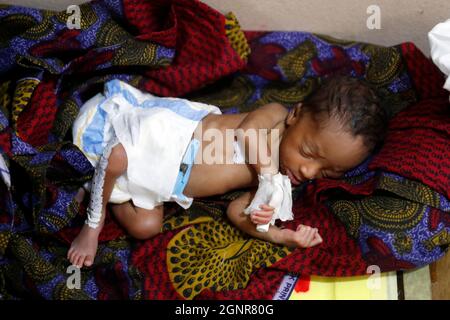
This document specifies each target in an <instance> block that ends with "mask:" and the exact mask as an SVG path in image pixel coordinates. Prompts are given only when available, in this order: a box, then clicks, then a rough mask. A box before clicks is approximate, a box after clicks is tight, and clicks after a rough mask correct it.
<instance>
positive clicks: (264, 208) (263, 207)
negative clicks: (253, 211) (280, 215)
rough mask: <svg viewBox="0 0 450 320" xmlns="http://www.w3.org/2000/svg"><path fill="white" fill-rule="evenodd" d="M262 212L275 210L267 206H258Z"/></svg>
mask: <svg viewBox="0 0 450 320" xmlns="http://www.w3.org/2000/svg"><path fill="white" fill-rule="evenodd" d="M259 207H260V208H261V209H263V210H268V211H273V210H274V209H275V208H273V207H271V206H269V205H268V204H262V205H260V206H259Z"/></svg>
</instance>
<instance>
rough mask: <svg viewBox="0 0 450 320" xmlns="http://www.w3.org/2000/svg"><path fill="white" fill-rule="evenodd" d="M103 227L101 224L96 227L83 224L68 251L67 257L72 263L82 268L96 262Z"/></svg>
mask: <svg viewBox="0 0 450 320" xmlns="http://www.w3.org/2000/svg"><path fill="white" fill-rule="evenodd" d="M101 229H102V228H101V226H98V227H97V228H96V229H94V228H91V227H89V226H88V225H87V224H85V225H84V226H83V228H82V229H81V231H80V233H79V234H78V236H77V237H76V238H75V239H74V240H73V242H72V245H71V246H70V249H69V252H68V253H67V259H69V261H70V262H71V263H72V265H75V266H78V267H79V268H81V267H83V266H86V267H90V266H91V265H92V264H93V263H94V258H95V254H96V252H97V246H98V236H99V234H100V231H101Z"/></svg>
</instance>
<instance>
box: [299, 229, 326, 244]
mask: <svg viewBox="0 0 450 320" xmlns="http://www.w3.org/2000/svg"><path fill="white" fill-rule="evenodd" d="M295 238H296V239H295V240H296V242H297V244H298V246H299V247H302V248H309V247H314V246H315V245H318V244H320V243H322V241H323V240H322V237H321V236H320V234H319V231H318V230H317V228H311V227H308V226H304V225H302V224H301V225H299V226H298V227H297V230H296V232H295Z"/></svg>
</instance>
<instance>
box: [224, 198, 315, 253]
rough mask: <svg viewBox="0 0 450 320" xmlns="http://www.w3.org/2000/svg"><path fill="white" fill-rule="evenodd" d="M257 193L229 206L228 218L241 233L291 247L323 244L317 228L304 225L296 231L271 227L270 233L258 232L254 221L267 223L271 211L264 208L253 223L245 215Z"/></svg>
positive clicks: (232, 202) (235, 201)
mask: <svg viewBox="0 0 450 320" xmlns="http://www.w3.org/2000/svg"><path fill="white" fill-rule="evenodd" d="M255 193H256V190H252V191H250V192H245V193H243V194H242V195H241V196H240V197H238V198H236V199H235V200H233V201H231V202H230V204H229V205H228V208H227V215H228V218H229V219H230V220H231V222H232V223H233V224H234V225H235V226H236V227H237V228H239V229H240V230H241V231H243V232H245V233H247V234H249V235H250V236H252V237H255V238H258V239H261V240H264V241H269V242H272V243H276V244H281V245H285V246H289V247H300V248H309V247H313V246H315V245H318V244H320V243H322V241H323V240H322V237H321V236H320V234H319V232H318V230H317V228H312V227H309V226H304V225H299V226H298V227H297V229H296V230H295V231H294V230H290V229H280V228H278V227H277V226H273V225H271V226H270V227H269V230H268V232H259V231H257V230H256V228H255V225H254V224H253V223H252V221H253V222H257V223H259V222H264V221H266V220H267V219H268V218H267V214H266V213H268V212H270V210H271V209H270V208H269V207H267V206H262V210H261V212H258V214H257V215H256V214H255V216H254V217H252V221H250V220H249V219H248V216H247V215H246V214H245V213H244V209H245V208H246V207H247V206H248V205H249V204H250V203H251V201H252V200H253V197H254V196H255ZM269 221H270V220H269Z"/></svg>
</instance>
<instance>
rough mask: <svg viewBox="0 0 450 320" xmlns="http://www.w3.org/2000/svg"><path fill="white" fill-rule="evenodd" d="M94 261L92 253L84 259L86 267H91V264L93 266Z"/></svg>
mask: <svg viewBox="0 0 450 320" xmlns="http://www.w3.org/2000/svg"><path fill="white" fill-rule="evenodd" d="M93 262H94V258H93V257H92V256H90V255H87V256H86V259H85V260H84V265H85V266H86V267H90V266H92V263H93Z"/></svg>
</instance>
